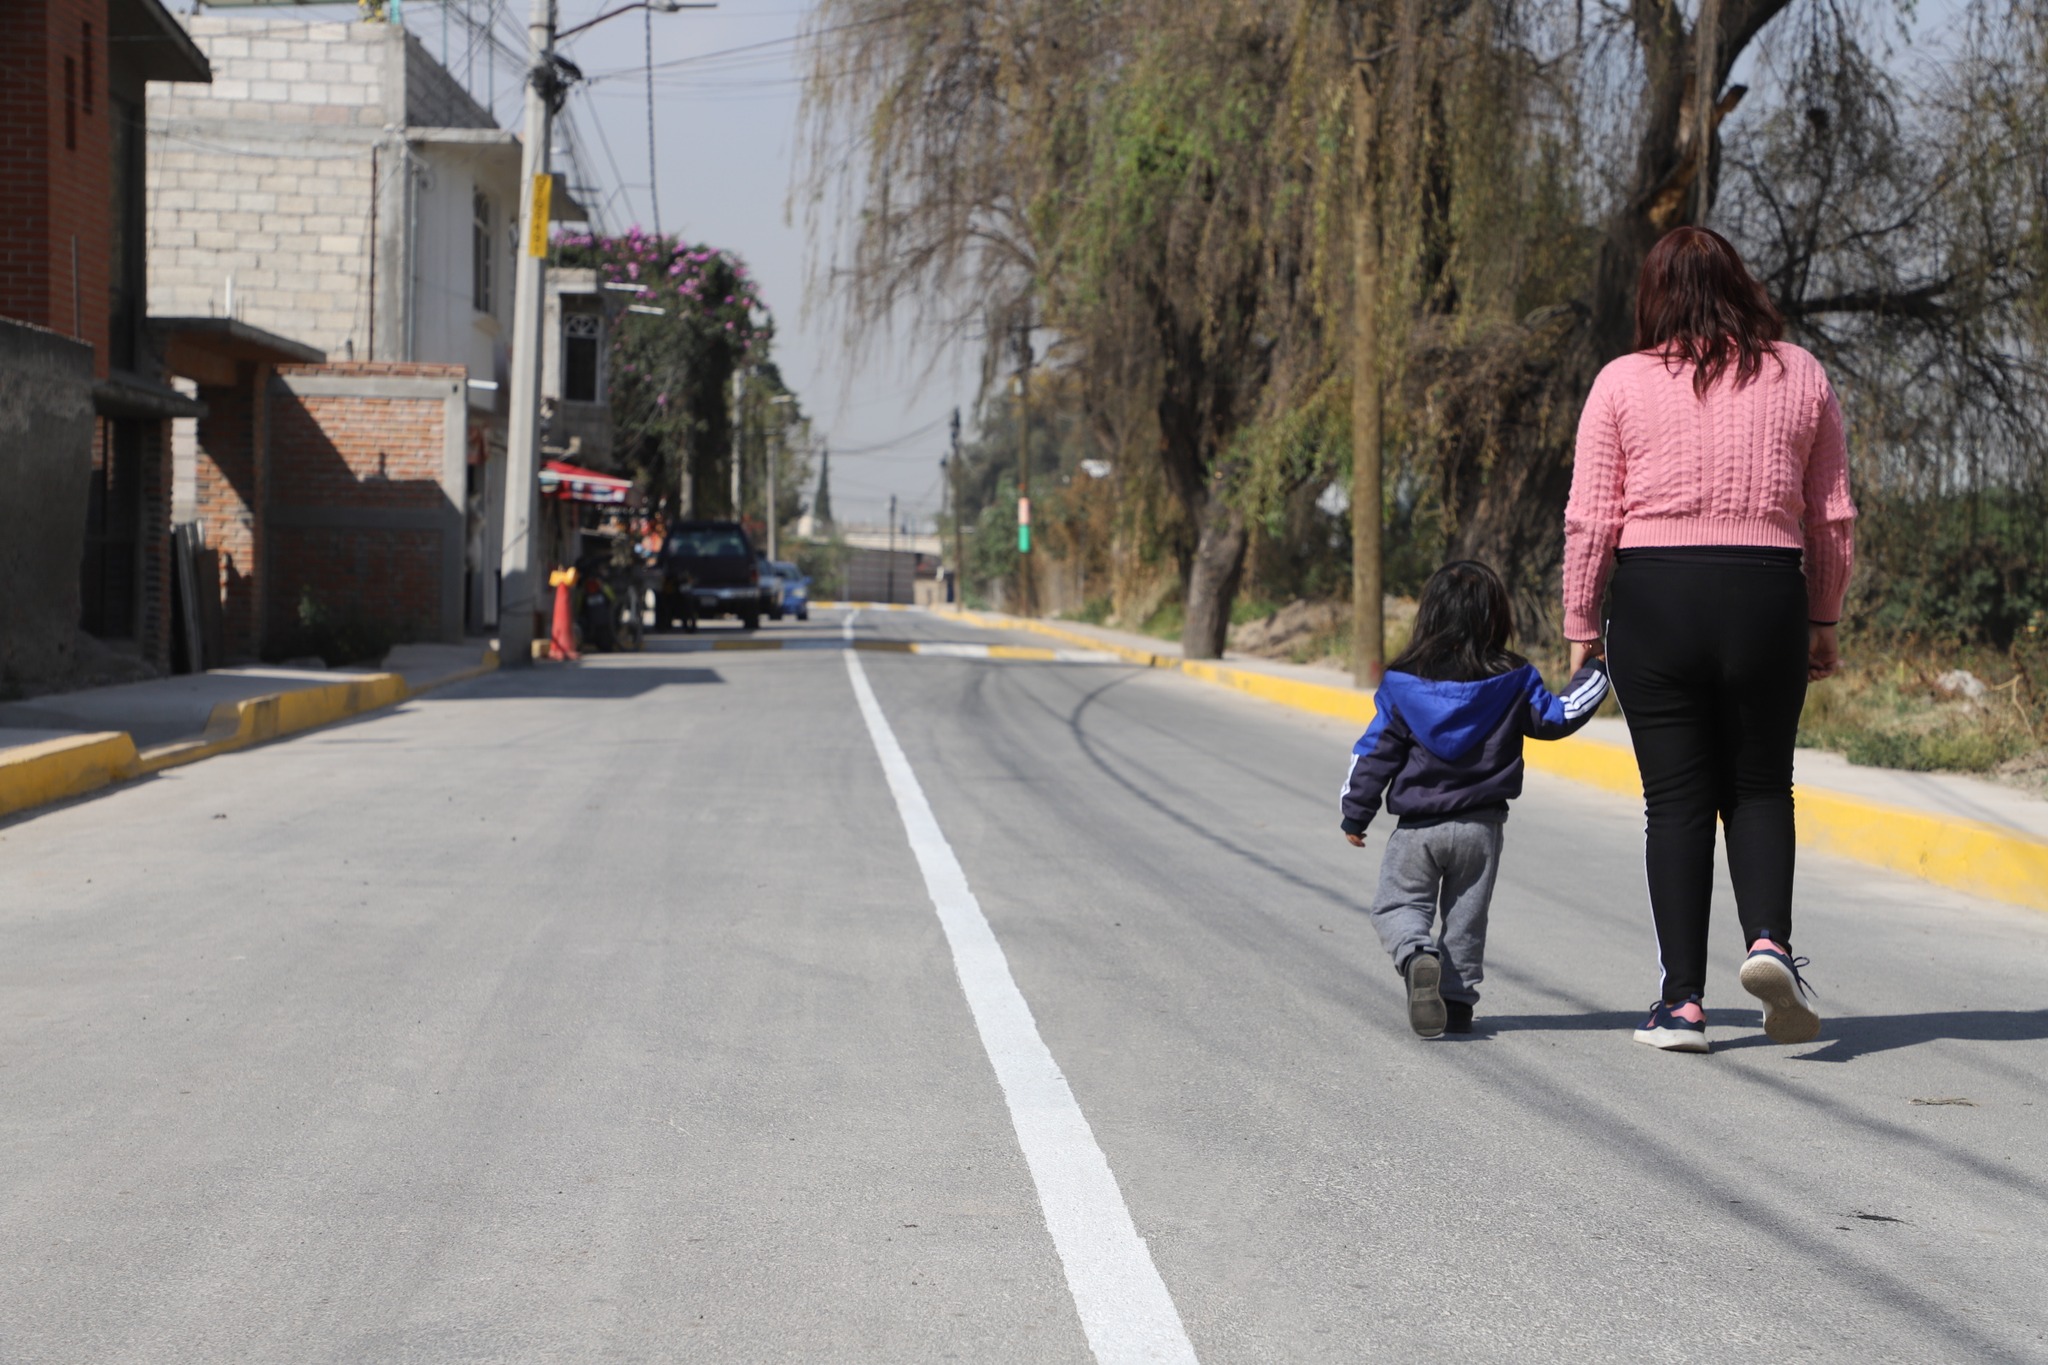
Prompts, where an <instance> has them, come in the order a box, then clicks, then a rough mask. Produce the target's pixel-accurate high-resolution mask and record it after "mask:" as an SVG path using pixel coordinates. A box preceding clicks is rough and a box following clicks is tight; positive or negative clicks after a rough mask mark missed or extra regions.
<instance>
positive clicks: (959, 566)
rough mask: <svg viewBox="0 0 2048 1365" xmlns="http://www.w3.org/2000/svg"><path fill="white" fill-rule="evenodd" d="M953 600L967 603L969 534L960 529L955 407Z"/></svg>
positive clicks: (956, 411)
mask: <svg viewBox="0 0 2048 1365" xmlns="http://www.w3.org/2000/svg"><path fill="white" fill-rule="evenodd" d="M952 460H953V602H954V604H955V605H957V606H962V607H964V606H966V605H967V535H966V532H964V531H962V530H961V529H960V516H961V512H960V409H958V408H954V409H953V455H952Z"/></svg>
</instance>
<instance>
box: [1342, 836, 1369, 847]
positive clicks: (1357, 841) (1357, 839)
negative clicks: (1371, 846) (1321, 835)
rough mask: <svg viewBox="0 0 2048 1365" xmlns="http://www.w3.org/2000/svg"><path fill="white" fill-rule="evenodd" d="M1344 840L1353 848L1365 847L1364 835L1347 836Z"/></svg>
mask: <svg viewBox="0 0 2048 1365" xmlns="http://www.w3.org/2000/svg"><path fill="white" fill-rule="evenodd" d="M1344 838H1345V841H1346V842H1348V843H1349V844H1350V845H1351V846H1352V847H1353V848H1364V847H1365V836H1364V835H1363V834H1347V835H1345V836H1344Z"/></svg>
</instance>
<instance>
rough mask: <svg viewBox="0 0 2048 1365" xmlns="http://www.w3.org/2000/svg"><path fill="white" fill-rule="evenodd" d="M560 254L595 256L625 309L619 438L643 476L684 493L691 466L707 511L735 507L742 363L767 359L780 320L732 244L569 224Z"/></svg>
mask: <svg viewBox="0 0 2048 1365" xmlns="http://www.w3.org/2000/svg"><path fill="white" fill-rule="evenodd" d="M555 259H556V260H557V261H558V262H559V263H560V264H562V265H565V266H584V267H590V268H594V269H595V270H596V271H597V276H598V279H599V280H600V281H601V282H604V283H607V284H613V285H622V284H623V285H632V286H635V288H634V289H633V290H632V291H630V292H629V291H625V290H617V289H614V290H611V291H609V293H610V297H611V298H612V299H613V300H615V301H617V302H619V303H621V304H623V305H638V306H639V307H641V308H647V309H659V310H661V311H660V313H659V314H655V313H648V312H632V311H626V312H624V313H622V314H621V315H620V316H619V317H618V318H617V319H616V321H615V322H614V324H613V326H612V328H611V356H610V360H611V364H610V367H609V369H610V384H609V388H610V397H611V410H612V429H613V448H614V450H615V451H616V452H617V454H618V456H619V458H620V459H621V461H622V462H623V463H624V464H625V465H626V467H628V468H630V469H631V470H632V472H633V473H634V475H635V477H636V478H637V479H639V480H640V481H641V483H642V486H643V487H645V488H647V489H648V490H649V491H650V492H651V493H652V494H654V495H655V498H656V500H657V501H659V502H661V503H662V504H664V505H673V502H674V499H675V496H676V491H677V488H678V487H679V485H680V475H681V474H682V472H683V470H684V469H686V468H687V469H688V470H689V472H690V476H691V480H692V483H693V485H694V488H695V492H696V496H695V509H694V510H695V512H696V514H697V515H699V516H722V515H726V514H727V509H726V508H725V503H726V501H727V499H728V497H729V490H730V488H731V465H730V460H731V451H732V417H731V410H730V407H729V404H728V395H729V394H730V393H731V391H732V379H733V374H734V373H735V371H737V370H738V369H739V367H741V366H742V365H750V364H758V363H762V362H764V361H766V360H767V358H768V352H769V347H770V343H771V342H772V340H773V337H774V322H773V319H772V318H771V317H770V315H769V312H768V307H767V305H766V304H765V303H763V302H762V301H761V295H760V291H759V289H758V287H757V286H756V284H755V282H754V280H753V279H752V278H751V277H750V276H749V274H748V272H747V268H746V266H744V265H743V264H741V262H740V259H739V258H738V257H737V256H735V255H733V254H732V253H731V252H729V251H722V250H720V249H718V248H716V247H710V246H703V245H700V244H692V243H689V242H684V241H682V240H680V239H679V238H676V237H673V236H666V235H663V236H657V235H655V234H653V233H648V232H643V231H641V230H640V229H639V228H637V227H635V228H632V229H630V230H629V231H627V232H625V233H624V234H622V235H619V236H615V237H603V236H595V235H592V234H589V233H579V232H572V233H561V234H558V235H557V236H556V238H555Z"/></svg>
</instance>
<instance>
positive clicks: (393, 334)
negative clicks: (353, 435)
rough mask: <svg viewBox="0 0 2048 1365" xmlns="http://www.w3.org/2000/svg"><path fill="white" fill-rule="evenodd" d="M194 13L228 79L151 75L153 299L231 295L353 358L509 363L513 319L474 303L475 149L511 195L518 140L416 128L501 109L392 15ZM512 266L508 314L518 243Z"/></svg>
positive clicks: (506, 208)
mask: <svg viewBox="0 0 2048 1365" xmlns="http://www.w3.org/2000/svg"><path fill="white" fill-rule="evenodd" d="M187 26H188V28H189V29H190V31H191V33H192V37H193V39H194V41H195V42H197V43H198V45H199V46H200V48H201V49H202V50H204V51H205V53H206V55H207V58H208V60H209V61H210V62H211V63H212V65H213V70H214V82H213V84H212V85H211V86H169V85H156V86H152V87H151V91H150V100H149V138H150V147H149V159H148V166H149V179H150V184H149V211H150V220H149V250H150V309H149V311H150V312H151V313H152V314H154V315H156V316H159V317H166V316H170V317H176V316H196V317H220V316H227V315H229V314H230V312H232V315H233V316H235V317H238V318H240V319H242V320H243V321H245V322H249V323H252V324H254V325H255V326H258V327H261V328H264V329H266V330H268V331H272V332H275V333H277V334H278V335H280V336H287V337H291V338H293V339H295V340H299V341H304V342H306V343H308V344H310V345H313V346H317V347H319V348H321V349H322V350H324V351H326V352H327V354H328V355H329V356H330V357H332V358H334V359H337V360H350V359H352V360H359V361H360V360H406V359H417V360H428V361H439V362H450V363H455V364H461V365H466V366H469V367H470V370H471V373H472V375H473V376H474V377H475V378H478V379H486V378H493V377H494V374H493V370H494V367H495V366H496V364H497V363H498V362H497V361H496V360H495V358H494V347H493V341H494V336H493V332H492V328H493V327H494V326H496V325H498V324H496V323H493V322H490V321H489V320H488V319H487V320H486V324H485V325H484V326H482V327H481V328H479V327H478V326H477V325H476V315H475V314H474V312H473V310H472V309H471V307H470V296H469V264H468V262H469V234H470V218H471V215H470V193H471V188H472V181H473V180H474V179H475V178H476V176H475V175H474V174H473V173H472V170H473V168H472V166H471V165H470V163H471V162H473V161H475V160H477V159H478V158H480V157H481V158H489V157H495V158H496V160H495V161H494V162H493V163H492V169H491V170H490V172H489V176H487V177H486V178H487V179H489V180H490V185H489V188H490V190H491V192H492V193H493V194H494V195H497V196H499V206H500V211H501V212H502V213H510V212H511V210H512V208H513V205H514V204H515V202H516V187H517V180H518V152H517V149H516V147H511V146H509V145H508V146H501V147H495V148H488V149H476V148H460V149H458V150H457V151H455V152H450V153H445V154H444V152H443V151H442V150H440V149H439V148H438V147H433V146H425V145H421V144H416V143H415V142H414V141H413V140H412V139H410V138H408V136H407V134H406V130H407V129H408V128H424V127H433V128H475V129H488V128H490V127H491V122H490V118H489V115H488V114H487V113H486V112H485V111H484V110H483V109H482V108H480V107H479V106H478V105H477V104H476V102H475V101H474V100H472V99H470V98H469V96H468V95H467V94H466V93H464V92H463V90H462V89H461V87H460V86H459V85H458V84H457V83H456V82H455V80H454V78H453V77H452V76H450V75H449V74H448V73H447V72H445V71H443V70H441V69H440V67H439V65H438V64H436V63H435V62H434V60H433V59H432V57H430V56H429V55H428V54H427V53H426V51H425V49H424V48H422V47H421V45H420V43H419V41H418V40H417V39H415V38H413V37H412V36H411V35H410V34H407V33H405V32H404V31H403V30H401V29H398V28H394V27H392V26H391V25H388V24H350V23H331V22H329V23H309V22H306V21H304V20H301V19H295V18H272V17H246V16H221V15H208V14H202V15H194V16H192V17H191V18H190V19H189V20H188V21H187ZM505 165H509V167H510V169H509V171H507V170H504V169H503V167H504V166H505ZM500 273H501V275H502V277H503V279H504V280H505V281H507V285H508V287H507V292H506V302H505V304H504V306H503V308H502V309H501V310H500V313H499V317H500V318H503V317H505V316H506V315H509V313H510V311H511V305H510V292H509V280H510V263H509V261H507V262H505V269H504V270H503V271H501V272H500ZM230 276H232V277H233V281H234V301H233V307H232V310H230V307H229V301H228V281H229V278H230Z"/></svg>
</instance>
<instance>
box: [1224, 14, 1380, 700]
mask: <svg viewBox="0 0 2048 1365" xmlns="http://www.w3.org/2000/svg"><path fill="white" fill-rule="evenodd" d="M1376 19H1377V16H1376V15H1370V13H1369V11H1368V16H1367V17H1365V18H1364V21H1363V23H1362V24H1361V30H1362V31H1361V32H1360V34H1359V35H1358V39H1357V42H1356V44H1355V46H1354V48H1353V54H1352V63H1353V67H1352V69H1353V74H1354V77H1355V79H1354V81H1353V84H1352V87H1351V178H1352V187H1353V193H1354V194H1355V195H1356V196H1357V199H1356V202H1355V207H1354V209H1353V214H1354V216H1353V219H1352V229H1351V230H1352V258H1351V260H1352V265H1351V276H1352V283H1351V288H1352V305H1351V306H1352V315H1351V678H1352V681H1353V682H1355V683H1356V684H1357V685H1358V686H1360V687H1377V686H1378V685H1379V681H1380V675H1381V673H1382V672H1383V671H1384V670H1385V668H1386V643H1387V639H1386V622H1385V620H1384V619H1383V618H1382V615H1381V602H1382V592H1383V588H1382V571H1383V564H1382V559H1381V547H1380V533H1381V530H1382V527H1381V524H1380V522H1381V517H1382V515H1383V509H1384V505H1385V504H1384V496H1383V493H1382V490H1381V486H1380V452H1381V445H1382V443H1383V441H1384V439H1385V431H1384V421H1383V418H1384V414H1383V411H1382V407H1381V393H1380V218H1379V101H1378V98H1377V93H1376V90H1375V88H1374V82H1375V77H1374V75H1373V71H1372V68H1371V67H1370V66H1369V65H1368V64H1367V63H1368V62H1369V61H1370V57H1369V56H1368V55H1366V54H1369V53H1371V52H1372V50H1373V49H1374V48H1375V47H1377V46H1378V27H1379V26H1378V24H1377V22H1376ZM1190 619H1192V618H1190Z"/></svg>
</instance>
